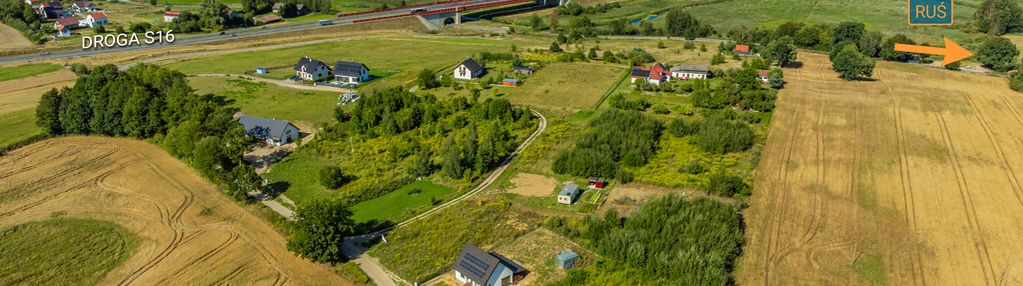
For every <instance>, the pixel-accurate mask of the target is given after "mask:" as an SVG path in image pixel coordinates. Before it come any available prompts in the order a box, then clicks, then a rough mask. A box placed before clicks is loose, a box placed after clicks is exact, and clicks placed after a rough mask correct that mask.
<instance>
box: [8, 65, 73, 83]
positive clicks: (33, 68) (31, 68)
mask: <svg viewBox="0 0 1023 286" xmlns="http://www.w3.org/2000/svg"><path fill="white" fill-rule="evenodd" d="M60 69H61V66H59V65H55V64H28V65H22V66H16V67H0V81H7V80H15V79H20V78H26V77H30V76H34V75H38V74H44V73H48V72H55V71H58V70H60Z"/></svg>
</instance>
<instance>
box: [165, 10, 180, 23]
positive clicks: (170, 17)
mask: <svg viewBox="0 0 1023 286" xmlns="http://www.w3.org/2000/svg"><path fill="white" fill-rule="evenodd" d="M179 17H181V12H174V11H166V12H163V21H164V22H167V23H170V22H174V20H177V19H178V18H179Z"/></svg>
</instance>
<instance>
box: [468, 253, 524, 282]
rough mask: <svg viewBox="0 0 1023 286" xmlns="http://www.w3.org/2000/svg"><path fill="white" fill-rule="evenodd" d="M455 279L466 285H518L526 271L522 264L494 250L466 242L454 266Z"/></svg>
mask: <svg viewBox="0 0 1023 286" xmlns="http://www.w3.org/2000/svg"><path fill="white" fill-rule="evenodd" d="M452 268H454V269H455V279H456V280H458V282H459V285H465V286H506V285H517V284H518V281H519V280H520V279H519V278H521V276H522V275H523V274H524V273H525V272H526V269H525V268H522V266H521V265H519V264H517V263H515V262H512V261H511V260H510V259H508V258H506V257H504V256H501V255H500V254H497V253H493V252H484V251H483V250H482V249H480V248H479V247H476V246H475V245H472V243H466V244H465V247H464V248H462V253H461V254H459V255H458V260H456V261H455V264H454V265H453V266H452Z"/></svg>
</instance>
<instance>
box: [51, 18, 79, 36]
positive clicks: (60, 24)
mask: <svg viewBox="0 0 1023 286" xmlns="http://www.w3.org/2000/svg"><path fill="white" fill-rule="evenodd" d="M78 26H79V22H78V19H76V18H75V17H64V18H60V19H57V20H55V21H53V29H54V30H57V31H61V30H63V29H64V28H68V29H71V28H75V27H78ZM69 32H70V31H69ZM63 34H64V33H63V32H61V37H67V36H64V35H63ZM68 36H70V34H69V35H68Z"/></svg>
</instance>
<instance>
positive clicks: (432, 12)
mask: <svg viewBox="0 0 1023 286" xmlns="http://www.w3.org/2000/svg"><path fill="white" fill-rule="evenodd" d="M468 1H469V0H452V1H443V2H433V3H431V4H418V5H410V6H403V7H400V8H388V9H381V10H376V11H365V12H356V13H348V14H338V17H344V16H352V15H362V14H369V13H375V12H381V11H390V10H396V9H411V8H415V7H422V6H429V5H438V4H451V3H458V2H468ZM533 1H534V0H504V1H497V2H489V3H480V4H473V5H466V6H458V7H451V8H444V9H437V10H430V11H423V12H419V13H414V14H413V13H411V12H410V13H408V14H398V15H390V16H382V17H374V18H366V19H358V20H353V21H352V23H363V22H370V21H380V20H390V19H397V18H403V17H409V16H413V15H416V16H429V15H437V14H444V13H457V12H462V11H468V10H475V9H483V8H490V7H497V6H505V5H512V4H521V3H526V2H533Z"/></svg>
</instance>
